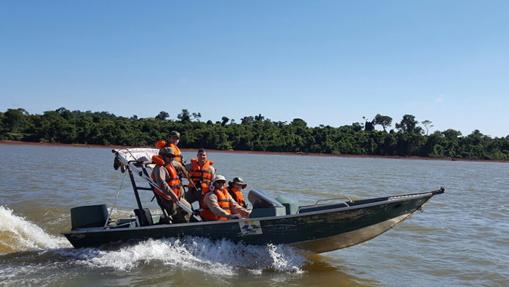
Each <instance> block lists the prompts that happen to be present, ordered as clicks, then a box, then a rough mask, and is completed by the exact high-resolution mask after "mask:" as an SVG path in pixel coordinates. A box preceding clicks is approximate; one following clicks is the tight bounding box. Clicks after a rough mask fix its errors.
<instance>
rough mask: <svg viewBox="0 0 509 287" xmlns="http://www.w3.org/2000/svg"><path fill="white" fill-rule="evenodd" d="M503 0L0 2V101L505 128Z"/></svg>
mask: <svg viewBox="0 0 509 287" xmlns="http://www.w3.org/2000/svg"><path fill="white" fill-rule="evenodd" d="M508 15H509V1H466V0H465V1H447V0H441V1H348V2H347V1H249V2H248V1H179V2H177V1H124V0H123V1H15V0H12V1H8V0H4V1H1V2H0V110H2V111H4V110H5V109H7V108H13V107H23V108H25V109H27V110H28V111H29V112H31V113H41V112H43V111H46V110H54V109H56V108H59V107H62V106H63V107H66V108H68V109H71V110H75V109H79V110H92V111H109V112H113V113H115V114H117V115H123V116H131V115H134V114H136V115H138V116H139V117H150V116H155V115H156V114H158V113H159V111H162V110H164V111H167V112H168V113H170V115H171V118H175V117H176V115H177V114H178V113H179V112H180V110H181V109H183V108H187V109H189V110H190V111H192V112H201V114H202V117H203V119H204V120H208V119H211V120H219V119H220V118H221V117H222V116H227V117H229V118H234V119H236V120H237V121H238V120H239V119H240V118H241V117H242V116H245V115H255V114H260V113H261V114H262V115H264V116H266V117H268V118H270V119H272V120H280V121H291V120H292V119H293V118H297V117H299V118H303V119H304V120H305V121H307V122H308V124H310V125H318V124H326V125H331V126H340V125H345V124H351V123H352V122H356V121H362V117H363V116H366V117H373V116H375V115H376V114H377V113H381V114H386V115H389V116H391V117H393V119H394V121H399V120H400V119H401V117H402V115H403V114H406V113H409V114H413V115H415V116H416V118H417V120H420V121H422V120H431V121H432V122H433V124H434V128H433V129H439V130H444V129H447V128H454V129H458V130H460V131H462V132H463V134H469V133H470V132H471V131H472V130H474V129H479V130H481V131H482V132H483V133H485V134H488V135H492V136H506V135H508V134H509V127H508V123H509V113H508V112H507V110H508V107H509V16H508Z"/></svg>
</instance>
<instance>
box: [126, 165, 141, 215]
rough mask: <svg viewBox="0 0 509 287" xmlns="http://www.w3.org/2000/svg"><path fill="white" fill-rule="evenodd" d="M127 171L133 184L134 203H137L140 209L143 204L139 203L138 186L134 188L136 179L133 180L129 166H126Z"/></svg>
mask: <svg viewBox="0 0 509 287" xmlns="http://www.w3.org/2000/svg"><path fill="white" fill-rule="evenodd" d="M127 171H128V172H129V178H130V179H131V185H132V186H133V191H134V196H135V197H136V203H137V204H138V208H139V209H140V210H142V209H143V206H142V205H141V200H140V195H139V194H138V188H136V181H134V176H133V171H132V170H131V167H130V166H129V165H128V166H127Z"/></svg>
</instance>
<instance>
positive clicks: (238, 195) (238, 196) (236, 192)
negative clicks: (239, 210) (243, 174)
mask: <svg viewBox="0 0 509 287" xmlns="http://www.w3.org/2000/svg"><path fill="white" fill-rule="evenodd" d="M228 192H229V193H230V195H231V196H232V198H233V199H234V200H235V201H236V202H237V203H238V204H239V205H240V206H242V207H246V201H245V200H244V194H243V193H242V190H240V189H233V187H231V188H230V187H229V188H228Z"/></svg>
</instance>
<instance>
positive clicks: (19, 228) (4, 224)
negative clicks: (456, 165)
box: [0, 205, 70, 254]
mask: <svg viewBox="0 0 509 287" xmlns="http://www.w3.org/2000/svg"><path fill="white" fill-rule="evenodd" d="M62 247H70V244H69V242H68V241H67V240H66V239H65V238H63V237H57V236H53V235H50V234H48V233H46V232H45V231H44V230H43V229H42V228H40V227H39V226H37V225H35V224H33V223H31V222H30V221H28V220H26V219H25V218H23V217H21V216H18V215H15V214H14V213H13V211H12V210H11V209H9V208H6V207H4V206H1V205H0V254H2V253H10V252H16V251H26V250H42V249H48V248H62Z"/></svg>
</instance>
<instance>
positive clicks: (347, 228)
mask: <svg viewBox="0 0 509 287" xmlns="http://www.w3.org/2000/svg"><path fill="white" fill-rule="evenodd" d="M439 193H443V189H440V190H437V191H433V192H428V193H417V194H408V195H402V196H393V197H382V198H373V199H366V200H359V201H352V202H348V204H345V205H344V206H343V207H339V208H336V206H337V205H334V204H329V205H319V206H316V207H313V208H310V209H309V208H308V211H306V212H304V213H302V212H301V213H298V214H295V215H285V216H274V217H262V218H251V219H241V220H230V221H214V222H210V221H209V222H196V223H183V224H157V225H151V226H144V227H130V228H109V229H105V228H102V227H93V228H82V229H77V230H73V231H71V232H69V233H65V234H64V235H65V236H66V237H67V239H68V240H69V241H70V242H71V244H72V245H73V246H74V247H76V248H82V247H99V246H103V245H112V244H119V243H120V244H123V243H129V242H138V241H143V240H147V239H162V238H179V237H185V236H192V237H203V238H207V239H210V240H221V239H227V240H231V241H233V242H242V243H244V244H249V245H266V244H288V245H292V246H295V247H297V248H300V249H304V250H308V251H312V252H316V253H321V252H327V251H332V250H336V249H340V248H345V247H349V246H352V245H355V244H359V243H362V242H364V241H366V240H369V239H371V238H374V237H376V236H378V235H380V234H382V233H383V232H385V231H387V230H389V229H390V228H392V227H393V226H395V225H396V224H398V223H400V222H402V221H403V220H405V219H406V218H408V217H409V216H410V215H411V214H412V213H414V212H415V211H416V210H418V209H420V208H421V207H422V205H423V204H424V203H426V202H427V201H428V200H429V199H430V198H431V197H433V196H434V195H436V194H439Z"/></svg>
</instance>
